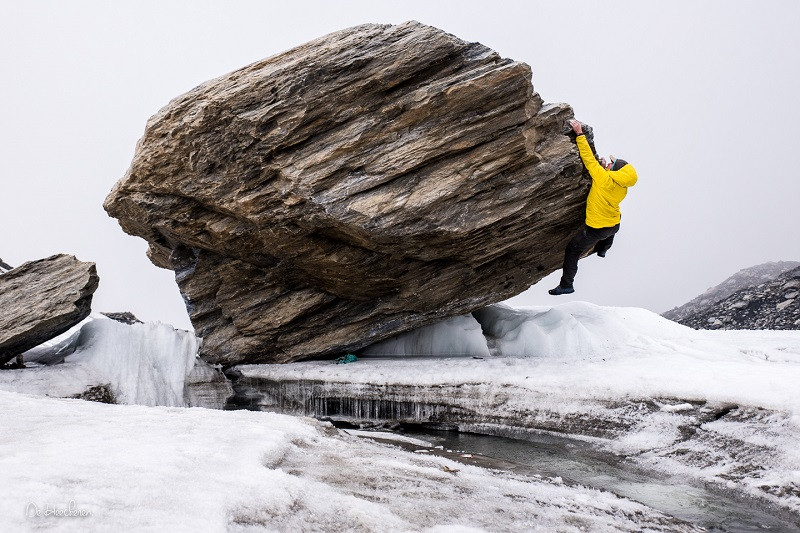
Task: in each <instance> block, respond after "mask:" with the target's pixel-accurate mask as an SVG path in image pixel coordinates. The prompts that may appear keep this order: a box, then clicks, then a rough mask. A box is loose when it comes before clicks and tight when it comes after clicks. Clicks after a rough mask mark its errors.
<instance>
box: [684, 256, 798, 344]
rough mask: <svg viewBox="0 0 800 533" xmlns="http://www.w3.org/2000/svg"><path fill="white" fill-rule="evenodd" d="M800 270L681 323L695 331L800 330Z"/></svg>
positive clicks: (747, 289) (742, 291) (746, 290)
mask: <svg viewBox="0 0 800 533" xmlns="http://www.w3.org/2000/svg"><path fill="white" fill-rule="evenodd" d="M799 295H800V267H797V268H794V269H793V270H789V271H787V272H784V273H782V274H781V275H779V276H778V277H776V278H775V279H772V280H769V281H767V282H765V283H761V284H759V285H756V286H751V287H745V288H743V289H740V290H738V291H736V292H734V293H733V294H731V295H730V296H728V297H727V298H724V299H723V300H721V301H719V302H717V303H716V304H714V305H713V306H708V307H705V308H701V309H699V310H698V311H696V312H695V313H693V314H690V315H686V316H684V317H682V318H681V319H680V320H677V322H680V323H681V324H684V325H686V326H689V327H692V328H695V329H800V298H798V296H799Z"/></svg>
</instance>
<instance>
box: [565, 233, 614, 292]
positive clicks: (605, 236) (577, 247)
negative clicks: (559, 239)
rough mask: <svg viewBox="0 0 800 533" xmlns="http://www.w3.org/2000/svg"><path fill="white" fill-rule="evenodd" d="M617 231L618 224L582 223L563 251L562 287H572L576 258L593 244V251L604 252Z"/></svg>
mask: <svg viewBox="0 0 800 533" xmlns="http://www.w3.org/2000/svg"><path fill="white" fill-rule="evenodd" d="M618 231H619V224H617V225H616V226H612V227H610V228H592V227H589V226H587V225H585V224H584V225H583V229H581V230H580V231H579V232H578V234H577V235H575V236H574V237H573V238H572V240H571V241H569V244H568V245H567V250H566V252H564V272H563V274H562V276H561V286H562V287H572V283H573V282H574V281H575V274H577V273H578V259H580V257H581V256H582V255H583V253H584V252H585V251H586V250H588V249H589V248H590V247H592V246H594V250H592V251H593V252H599V253H606V251H608V249H609V248H611V245H612V244H613V243H614V235H615V234H616V233H617V232H618Z"/></svg>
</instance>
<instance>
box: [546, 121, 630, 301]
mask: <svg viewBox="0 0 800 533" xmlns="http://www.w3.org/2000/svg"><path fill="white" fill-rule="evenodd" d="M569 124H570V126H572V130H573V131H574V132H575V134H576V135H577V138H576V140H575V142H577V144H578V151H579V153H580V155H581V160H582V161H583V164H584V166H585V167H586V170H587V171H588V172H589V175H590V176H591V177H592V188H591V189H590V190H589V197H588V198H587V199H586V221H585V223H584V225H583V227H582V228H581V229H580V231H578V233H577V234H576V235H575V236H574V237H573V238H572V240H571V241H569V244H568V245H567V249H566V251H565V252H564V266H563V272H562V275H561V282H560V283H559V284H558V287H556V288H555V289H550V291H549V292H550V294H552V295H553V296H558V295H560V294H571V293H573V292H575V288H574V286H573V283H574V281H575V275H576V274H577V273H578V259H580V257H581V255H583V253H584V252H585V251H586V250H588V249H590V248H591V247H594V248H593V250H592V252H593V253H596V254H597V255H598V256H599V257H605V256H606V252H607V251H608V249H609V248H611V245H612V244H613V242H614V235H616V233H617V232H618V231H619V224H620V218H621V215H620V210H619V204H620V202H622V200H624V199H625V196H626V195H627V194H628V188H629V187H633V186H634V185H636V181H637V180H638V176H637V175H636V170H635V169H634V168H633V165H631V164H629V163H628V162H627V161H625V160H623V159H618V158H615V157H614V156H613V155H612V156H610V157H609V159H610V160H609V161H608V162H606V160H605V159H603V158H601V159H600V161H597V159H595V156H594V154H593V153H592V149H591V147H590V146H589V142H588V141H587V140H586V136H585V135H584V134H583V128H582V127H581V123H580V122H578V121H577V120H574V119H572V120H570V121H569Z"/></svg>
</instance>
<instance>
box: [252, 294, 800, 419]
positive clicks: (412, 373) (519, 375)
mask: <svg viewBox="0 0 800 533" xmlns="http://www.w3.org/2000/svg"><path fill="white" fill-rule="evenodd" d="M478 319H479V321H480V322H481V323H482V325H483V329H484V331H485V332H486V333H487V337H486V339H487V340H486V341H485V343H486V347H487V349H491V351H492V353H493V354H494V356H493V357H489V358H484V359H474V358H472V357H468V355H471V354H470V353H467V354H465V355H464V356H462V357H455V356H451V357H439V358H422V359H415V360H414V362H413V364H410V363H409V360H408V359H399V358H385V359H383V358H380V357H375V358H371V357H369V356H362V357H361V358H360V359H359V362H358V363H356V364H351V365H337V366H332V365H330V364H329V362H327V361H311V362H301V363H294V364H291V365H243V366H240V367H238V368H239V369H240V370H241V371H242V372H243V374H244V375H245V376H252V377H259V376H262V377H271V378H276V377H278V378H280V379H291V380H303V379H325V380H329V381H348V382H352V383H384V382H389V383H394V384H400V385H420V386H426V385H435V384H459V383H488V384H492V385H494V386H503V385H513V386H518V387H522V388H525V389H529V390H532V391H536V393H538V394H540V395H554V396H563V391H570V395H571V396H573V397H576V398H602V399H613V398H668V397H680V398H683V399H685V400H691V399H697V400H704V401H715V402H729V403H736V404H742V405H753V406H759V407H764V408H770V409H783V410H788V411H791V412H794V413H798V414H800V387H798V386H797V383H800V331H752V332H745V331H697V330H693V329H691V328H688V327H685V326H682V325H680V324H677V323H675V322H672V321H670V320H667V319H665V318H662V317H660V316H659V315H656V314H655V313H652V312H650V311H647V310H644V309H638V308H616V307H600V306H596V305H593V304H589V303H585V302H570V303H568V304H564V305H560V306H557V307H553V308H549V307H531V308H522V309H511V308H508V307H505V306H494V309H493V310H492V311H491V312H488V313H486V314H485V315H483V316H480V315H479V316H478ZM428 329H429V330H430V329H433V330H434V333H433V334H432V335H434V336H435V335H436V332H435V330H436V326H435V325H434V326H429V327H428ZM430 334H431V333H430V331H428V332H426V335H430ZM406 335H412V336H413V335H414V332H411V333H409V334H406ZM441 335H442V336H444V335H454V336H458V335H459V332H458V330H457V328H454V327H453V325H452V324H448V325H447V326H446V327H445V328H444V329H443V330H442V331H441ZM394 342H397V343H406V341H404V340H403V339H397V340H395V341H394ZM455 342H456V341H455V340H453V341H452V342H449V341H444V340H443V341H439V344H440V345H442V346H448V345H452V344H454V343H455ZM411 343H413V341H410V342H409V343H408V344H411ZM365 351H366V352H367V353H371V349H367V350H365ZM429 355H438V356H444V355H447V354H445V353H437V352H431V353H429Z"/></svg>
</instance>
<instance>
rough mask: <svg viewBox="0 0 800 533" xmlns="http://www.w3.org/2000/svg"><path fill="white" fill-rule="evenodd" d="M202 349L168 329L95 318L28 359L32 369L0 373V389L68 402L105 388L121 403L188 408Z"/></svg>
mask: <svg viewBox="0 0 800 533" xmlns="http://www.w3.org/2000/svg"><path fill="white" fill-rule="evenodd" d="M199 346H200V341H199V339H198V338H197V337H195V336H194V334H193V333H190V332H188V331H182V330H176V329H175V328H173V327H172V326H169V325H167V324H161V323H151V324H132V325H128V324H123V323H120V322H117V321H115V320H111V319H108V318H106V317H104V316H102V315H92V316H90V317H89V318H87V319H86V320H84V321H83V322H82V323H81V324H79V325H78V326H76V327H74V328H72V329H71V330H70V331H68V332H66V333H64V334H63V335H60V336H59V337H56V338H55V339H53V340H51V341H49V342H47V343H45V344H43V345H41V346H39V347H37V348H34V349H33V350H30V351H29V352H27V353H26V354H24V358H25V361H26V362H27V364H28V365H29V366H30V368H25V369H18V370H5V371H3V372H0V390H6V391H14V392H23V393H28V394H35V395H39V396H53V397H59V398H64V397H71V396H75V395H77V394H81V393H83V392H84V391H86V390H87V389H88V388H90V387H94V386H98V385H106V386H108V387H109V389H110V390H111V391H112V392H113V394H114V396H115V399H116V401H117V403H123V404H135V405H150V406H154V405H164V406H183V405H184V384H185V381H186V378H187V376H189V373H190V372H191V371H192V369H193V368H194V366H195V358H196V355H197V350H198V348H199ZM38 360H46V361H48V362H50V363H52V362H55V361H59V360H63V363H61V364H49V365H38V364H36V361H38Z"/></svg>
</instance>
